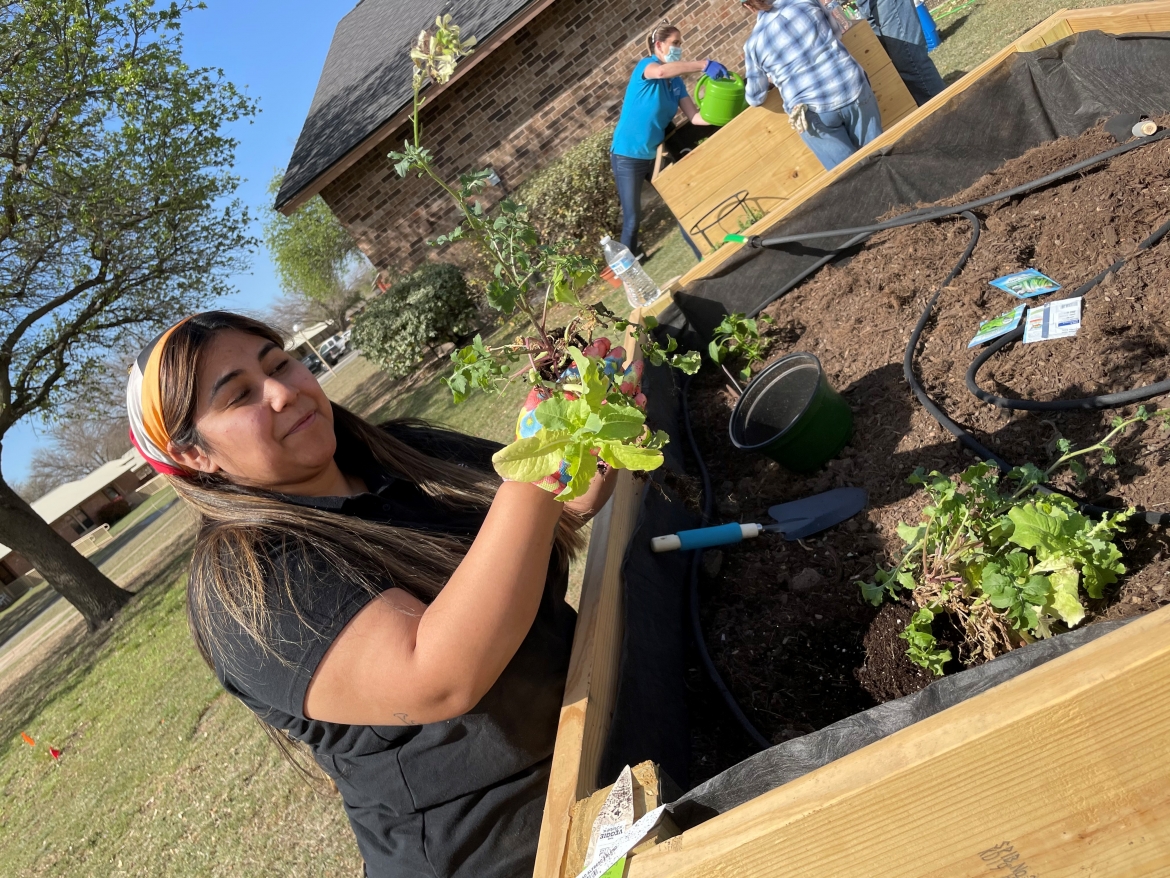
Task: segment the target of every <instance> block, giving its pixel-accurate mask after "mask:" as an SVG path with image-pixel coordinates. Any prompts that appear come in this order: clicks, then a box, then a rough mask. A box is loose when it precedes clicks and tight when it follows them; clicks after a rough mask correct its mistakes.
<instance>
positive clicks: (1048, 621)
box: [859, 407, 1170, 676]
mask: <svg viewBox="0 0 1170 878" xmlns="http://www.w3.org/2000/svg"><path fill="white" fill-rule="evenodd" d="M1168 416H1170V412H1167V411H1157V412H1147V411H1146V410H1145V408H1144V407H1143V408H1139V409H1138V411H1137V414H1135V415H1134V416H1133V417H1131V418H1128V419H1124V418H1116V419H1114V421H1113V425H1112V429H1111V430H1110V432H1109V433H1108V434H1107V435H1106V436H1105V437H1104V438H1103V439H1101V441H1099V442H1097V443H1095V444H1094V445H1090V446H1088V447H1087V448H1082V449H1079V450H1075V451H1074V450H1073V449H1072V446H1071V445H1070V443H1069V442H1068V440H1067V439H1061V440H1060V441H1059V442H1058V443H1057V447H1058V450H1059V452H1060V456H1059V457H1058V458H1057V460H1056V461H1055V462H1054V463H1053V464H1052V465H1051V466H1050V467H1048V469H1046V470H1041V469H1039V468H1038V467H1036V466H1034V465H1032V464H1026V465H1025V466H1022V467H1017V468H1016V469H1014V470H1012V471H1011V472H1010V473H1008V474H1007V475H1006V476H1003V477H1001V476H1000V474H999V471H998V470H996V469H995V468H994V467H993V466H992V465H991V464H988V463H978V464H975V465H974V466H971V467H969V468H968V469H967V470H966V471H964V472H963V473H962V474H961V475H960V476H959V477H958V480H957V481H956V480H953V479H951V478H949V477H947V476H944V475H942V474H941V473H938V472H932V473H930V474H929V475H927V474H925V473H924V472H923V471H922V470H921V469H918V470H916V471H915V472H914V474H913V475H912V476H911V477H910V479H909V481H910V484H913V485H919V486H921V488H922V489H923V490H924V491H925V492H926V494H927V496H928V497H929V503H928V504H927V505H926V507H925V508H924V509H923V511H922V520H921V521H920V522H919V523H918V524H917V525H908V524H905V523H902V524H899V525H898V535H899V536H900V537H901V538H902V540H903V541H904V542H905V550H904V553H903V555H902V557H901V560H900V561H899V562H898V564H897V565H896V566H894V567H893V568H892V569H889V570H878V572H877V574H876V575H875V577H874V579H873V580H872V581H871V582H866V583H859V584H860V586H861V591H862V594H863V595H864V596H865V597H866V599H868V600H869V601H870V602H871V603H873V604H874V605H875V606H876V605H878V604H880V603H881V602H882V600H883V599H885V598H886V597H893V598H896V597H900V596H901V595H909V596H910V597H911V599H912V600H913V601H914V603H915V604H916V605H917V607H918V609H917V611H916V612H915V613H914V616H913V617H912V618H911V620H910V623H909V624H908V625H907V627H906V629H905V630H904V631H903V632H902V635H901V636H902V638H903V639H904V640H906V642H907V646H908V648H907V651H906V654H907V655H908V656H909V658H910V660H911V661H913V662H914V663H915V664H917V665H920V666H921V667H924V668H927V669H928V670H930V671H931V672H932V673H934V674H936V675H939V676H941V675H942V673H943V666H944V665H945V664H946V663H947V662H949V661H950V660H951V659H952V658H953V657H954V656H953V655H952V654H951V651H950V650H949V649H944V648H942V646H940V644H939V643H938V641H937V639H936V637H935V633H934V630H933V625H932V623H933V622H934V620H935V619H936V618H937V617H939V616H940V615H943V614H946V615H948V616H949V617H950V619H951V621H952V622H953V623H954V627H955V628H956V629H957V630H958V631H960V632H961V633H962V642H961V643H960V644H959V647H958V648H959V658H960V659H962V660H963V661H964V663H967V664H970V663H972V662H975V661H978V660H979V659H991V658H994V657H995V656H996V655H999V654H1000V653H1002V652H1005V651H1007V650H1009V649H1012V648H1014V647H1016V646H1019V645H1021V644H1022V643H1027V642H1030V641H1031V640H1033V639H1036V638H1044V637H1049V636H1051V635H1052V634H1054V633H1056V632H1058V631H1059V630H1063V629H1067V628H1072V627H1074V626H1075V625H1077V624H1079V623H1080V622H1081V620H1082V619H1084V617H1085V608H1084V605H1083V603H1082V597H1081V594H1082V592H1083V593H1084V594H1085V595H1087V596H1088V597H1089V598H1100V597H1103V596H1104V590H1105V587H1106V586H1108V585H1110V584H1111V583H1114V582H1116V581H1117V577H1118V576H1119V575H1120V574H1122V573H1124V572H1125V566H1124V565H1123V564H1122V563H1121V550H1120V549H1119V548H1118V547H1117V544H1116V541H1115V540H1116V537H1117V535H1118V534H1119V533H1120V532H1121V531H1122V530H1123V529H1124V527H1125V523H1126V521H1127V520H1128V519H1129V518H1130V516H1132V515H1133V509H1128V510H1125V511H1120V512H1114V513H1107V514H1105V515H1103V516H1102V517H1101V519H1100V520H1099V521H1096V520H1093V519H1090V518H1088V517H1087V516H1085V515H1083V514H1082V513H1081V512H1080V511H1079V510H1078V508H1077V505H1076V504H1075V503H1074V502H1073V501H1072V500H1071V499H1069V498H1068V497H1065V496H1064V495H1062V494H1058V493H1044V492H1042V491H1040V490H1038V489H1040V488H1041V486H1043V485H1044V484H1046V483H1047V482H1048V481H1049V480H1050V479H1051V478H1052V476H1053V475H1054V474H1055V473H1057V472H1058V471H1060V470H1062V469H1064V468H1066V467H1067V468H1068V469H1070V470H1072V472H1073V474H1074V475H1075V476H1076V477H1077V478H1078V479H1084V478H1085V476H1086V472H1085V469H1084V467H1083V465H1082V464H1081V462H1080V460H1079V459H1078V458H1081V457H1084V456H1085V455H1088V454H1100V456H1101V460H1102V461H1103V462H1104V463H1107V464H1112V463H1115V462H1116V458H1115V457H1114V454H1113V449H1112V447H1111V445H1110V443H1111V442H1112V441H1113V440H1114V439H1115V438H1116V437H1117V436H1119V435H1120V434H1121V433H1122V432H1123V431H1124V430H1125V429H1126V428H1127V427H1129V426H1131V425H1132V424H1135V423H1138V422H1144V421H1147V420H1149V419H1150V418H1159V419H1161V420H1162V421H1163V422H1165V421H1166V419H1167V417H1168Z"/></svg>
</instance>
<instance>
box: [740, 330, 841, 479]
mask: <svg viewBox="0 0 1170 878" xmlns="http://www.w3.org/2000/svg"><path fill="white" fill-rule="evenodd" d="M728 429H729V432H730V433H731V442H732V444H733V445H735V447H736V448H739V449H740V450H742V451H758V452H760V453H761V454H766V455H767V456H768V457H770V458H772V459H773V460H774V461H776V462H777V463H779V464H780V465H781V466H783V467H785V468H786V469H789V470H792V471H793V472H797V473H808V472H813V471H814V470H816V469H818V468H819V467H821V466H822V465H823V464H825V463H826V462H828V461H829V460H832V459H833V458H834V457H836V456H837V455H838V454H839V453H840V452H841V449H842V448H844V447H845V443H847V442H848V441H849V439H850V438H851V437H852V436H853V412H852V411H850V409H849V404H848V403H846V402H845V400H844V399H842V398H841V394H839V393H838V392H837V391H836V390H834V389H833V387H832V385H830V384H829V380H828V379H827V378H826V377H825V371H824V369H822V368H821V361H820V360H818V359H817V358H816V357H814V356H813V355H812V354H806V353H799V352H798V353H793V354H787V355H786V356H783V357H781V358H780V359H778V360H776V362H774V363H770V364H769V365H768V366H767V367H766V368H765V369H764V370H763V371H761V372H760V373H759V374H758V375H756V377H755V378H753V379H752V381H751V383H750V384H748V386H747V388H746V389H745V390H744V392H743V394H742V395H741V396H740V398H739V402H737V403H736V404H735V409H734V410H732V412H731V423H730V424H729V425H728Z"/></svg>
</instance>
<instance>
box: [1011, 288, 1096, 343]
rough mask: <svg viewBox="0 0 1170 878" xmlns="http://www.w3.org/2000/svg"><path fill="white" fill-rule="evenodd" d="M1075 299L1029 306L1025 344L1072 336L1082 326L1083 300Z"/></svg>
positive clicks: (1025, 326) (1025, 325) (1025, 328)
mask: <svg viewBox="0 0 1170 878" xmlns="http://www.w3.org/2000/svg"><path fill="white" fill-rule="evenodd" d="M1082 301H1083V300H1082V299H1081V298H1080V297H1079V296H1078V297H1077V298H1075V299H1061V300H1060V301H1057V302H1049V303H1048V304H1047V305H1044V306H1042V307H1040V308H1029V309H1028V318H1027V321H1026V322H1025V323H1024V344H1031V343H1032V342H1034V341H1051V340H1052V339H1054V338H1072V337H1073V336H1074V335H1076V334H1077V330H1079V329H1080V328H1081V302H1082Z"/></svg>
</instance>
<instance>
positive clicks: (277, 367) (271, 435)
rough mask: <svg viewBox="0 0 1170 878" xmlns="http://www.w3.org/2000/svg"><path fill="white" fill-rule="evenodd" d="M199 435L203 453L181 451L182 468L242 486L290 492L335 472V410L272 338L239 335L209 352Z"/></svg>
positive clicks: (220, 340)
mask: <svg viewBox="0 0 1170 878" xmlns="http://www.w3.org/2000/svg"><path fill="white" fill-rule="evenodd" d="M195 429H196V431H197V432H198V433H199V437H200V439H201V443H200V444H201V447H198V448H194V447H193V448H188V449H182V450H180V449H177V448H172V454H173V455H174V456H175V459H176V460H178V462H179V463H181V464H183V465H185V466H187V467H190V468H191V469H195V470H198V471H200V472H206V473H221V474H223V475H225V476H227V477H228V478H229V479H230V480H231V481H233V482H235V483H237V484H241V485H251V486H254V487H262V488H267V489H269V490H274V491H284V492H285V493H296V489H297V488H298V487H299V486H302V485H304V484H306V483H311V482H312V481H313V480H314V479H317V478H320V477H321V475H322V474H323V473H325V472H326V471H327V470H328V469H329V468H330V467H331V466H333V465H334V464H333V453H334V451H336V450H337V438H336V436H335V435H334V433H333V409H332V408H331V407H330V405H329V399H328V398H327V397H326V396H325V393H324V392H323V391H322V390H321V385H319V384H318V383H317V379H315V378H314V377H313V375H312V373H311V372H309V370H308V368H307V367H306V366H305V365H304V364H302V363H301V362H300V361H299V360H297V359H295V358H293V357H290V356H289V355H288V354H286V353H285V352H284V351H283V350H282V349H281V348H280V347H279V346H277V345H274V344H273V343H272V342H270V341H268V340H267V339H264V338H260V337H259V336H255V335H250V334H248V333H245V332H240V331H239V330H234V329H232V330H225V331H223V332H220V333H218V334H216V335H215V336H214V337H213V338H212V339H211V341H210V342H209V344H208V345H207V347H206V348H205V349H204V350H203V352H202V354H201V357H200V363H199V371H198V374H197V385H196V408H195Z"/></svg>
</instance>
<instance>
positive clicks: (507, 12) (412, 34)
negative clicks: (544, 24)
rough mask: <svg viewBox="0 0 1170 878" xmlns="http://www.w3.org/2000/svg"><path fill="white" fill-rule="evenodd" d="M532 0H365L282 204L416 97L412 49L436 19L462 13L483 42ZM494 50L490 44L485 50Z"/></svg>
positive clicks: (338, 48) (330, 69)
mask: <svg viewBox="0 0 1170 878" xmlns="http://www.w3.org/2000/svg"><path fill="white" fill-rule="evenodd" d="M531 3H532V0H461V2H460V3H459V4H458V8H456V4H455V3H454V2H452V0H362V2H360V3H358V5H357V6H356V7H355V8H354V9H353V10H352V11H351V12H350V13H349V14H348V15H346V16H345V18H343V19H342V20H341V22H340V23H339V24H338V25H337V30H336V31H335V32H334V34H333V42H332V43H331V44H330V46H329V54H328V55H327V56H326V58H325V67H324V69H323V70H322V71H321V79H320V81H319V82H318V83H317V91H316V93H315V94H314V95H313V103H312V105H310V107H309V115H308V118H306V119H305V125H304V127H303V128H302V129H301V134H300V137H298V138H297V144H296V147H295V148H294V149H293V154H292V158H291V159H289V163H288V168H287V170H286V171H285V175H284V183H283V185H282V186H281V187H280V192H279V193H278V194H277V196H276V207H277V208H280V207H283V206H284V205H285V204H287V203H288V202H290V201H292V200H293V199H294V198H296V196H297V195H299V194H300V193H301V192H302V191H303V190H304V189H306V188H307V187H308V186H310V185H311V184H312V183H313V181H314V180H316V179H317V178H318V177H320V176H321V175H322V174H323V173H325V172H326V171H327V170H329V168H330V167H332V166H333V165H334V164H335V163H336V162H337V161H338V160H339V159H341V158H342V157H344V156H345V155H346V154H347V153H349V152H350V151H351V150H353V149H354V148H355V147H357V146H358V145H359V144H360V143H361V142H362V141H363V140H364V139H365V138H366V137H367V136H369V134H370V133H371V132H373V131H375V130H377V129H378V127H379V126H381V125H383V124H384V123H386V122H387V121H388V120H389V119H390V118H391V117H392V116H394V114H395V113H397V112H398V111H399V110H401V109H402V108H403V107H405V106H407V104H409V103H410V100H411V61H410V56H409V47H410V45H411V44H412V43H413V42H414V40H415V39H417V37H418V34H419V32H420V31H422V30H425V29H429V28H431V27H433V26H434V23H435V18H436V17H437V16H439V15H443V14H446V13H450V14H452V15H454V16H455V19H456V24H458V25H459V26H460V29H461V30H462V31H463V34H464V35H465V36H475V37H477V38H478V40H479V42H480V44H481V45H483V44H484V43H485V41H486V40H487V38H488V37H490V36H491V35H492V33H494V32H495V31H497V30H498V29H499V28H500V27H502V26H503V25H505V24H507V22H508V21H509V19H511V18H513V17H514V16H515V15H516V14H517V13H519V12H521V11H522V10H523V9H524V8H525V7H527V6H529V5H530V4H531ZM485 51H490V47H485Z"/></svg>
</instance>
